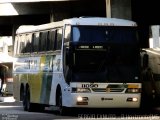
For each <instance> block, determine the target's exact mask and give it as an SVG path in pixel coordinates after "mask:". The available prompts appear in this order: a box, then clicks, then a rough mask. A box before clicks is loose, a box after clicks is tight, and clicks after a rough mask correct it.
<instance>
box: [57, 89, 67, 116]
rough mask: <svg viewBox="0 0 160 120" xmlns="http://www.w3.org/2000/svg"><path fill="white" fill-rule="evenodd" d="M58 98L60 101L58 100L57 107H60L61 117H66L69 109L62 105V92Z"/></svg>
mask: <svg viewBox="0 0 160 120" xmlns="http://www.w3.org/2000/svg"><path fill="white" fill-rule="evenodd" d="M57 97H58V98H57V99H58V100H57V102H58V103H57V106H58V112H59V114H60V115H66V114H67V110H66V109H67V108H66V107H64V106H63V105H62V92H61V91H60V92H59V94H58V96H57Z"/></svg>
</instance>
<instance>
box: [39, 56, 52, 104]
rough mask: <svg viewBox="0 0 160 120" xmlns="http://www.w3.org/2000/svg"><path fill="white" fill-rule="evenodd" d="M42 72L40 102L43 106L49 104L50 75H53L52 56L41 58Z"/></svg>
mask: <svg viewBox="0 0 160 120" xmlns="http://www.w3.org/2000/svg"><path fill="white" fill-rule="evenodd" d="M41 64H43V66H42V67H41V72H42V85H41V93H40V94H41V97H40V102H41V103H43V104H49V99H50V92H51V83H52V76H53V75H52V74H53V68H52V67H53V56H52V55H47V56H42V57H41Z"/></svg>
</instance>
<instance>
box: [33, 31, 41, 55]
mask: <svg viewBox="0 0 160 120" xmlns="http://www.w3.org/2000/svg"><path fill="white" fill-rule="evenodd" d="M38 45H39V33H38V32H37V33H34V34H33V36H32V46H33V49H32V51H33V52H38Z"/></svg>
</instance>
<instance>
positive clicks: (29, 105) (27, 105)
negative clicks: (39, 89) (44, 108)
mask: <svg viewBox="0 0 160 120" xmlns="http://www.w3.org/2000/svg"><path fill="white" fill-rule="evenodd" d="M23 108H24V110H25V111H28V112H31V111H33V110H34V106H33V104H32V103H31V102H30V91H29V88H28V89H27V90H26V92H25V95H24V100H23Z"/></svg>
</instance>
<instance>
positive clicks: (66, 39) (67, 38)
mask: <svg viewBox="0 0 160 120" xmlns="http://www.w3.org/2000/svg"><path fill="white" fill-rule="evenodd" d="M64 32H65V33H64V43H65V42H69V41H70V36H71V26H70V25H66V27H65V31H64Z"/></svg>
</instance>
